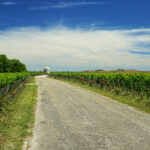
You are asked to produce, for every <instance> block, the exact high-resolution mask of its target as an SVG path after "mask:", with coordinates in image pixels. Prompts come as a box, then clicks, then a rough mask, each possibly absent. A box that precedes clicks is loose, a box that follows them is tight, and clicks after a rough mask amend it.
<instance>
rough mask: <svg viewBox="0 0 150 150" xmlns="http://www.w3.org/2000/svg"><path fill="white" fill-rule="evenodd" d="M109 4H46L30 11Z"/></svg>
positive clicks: (104, 3)
mask: <svg viewBox="0 0 150 150" xmlns="http://www.w3.org/2000/svg"><path fill="white" fill-rule="evenodd" d="M107 4H109V3H106V2H92V1H91V2H86V1H85V2H59V3H56V4H51V3H50V4H49V3H46V4H45V5H42V6H37V7H31V8H30V10H46V9H50V8H70V7H78V6H88V5H90V6H92V5H93V6H94V5H107Z"/></svg>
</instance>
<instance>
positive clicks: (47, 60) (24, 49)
mask: <svg viewBox="0 0 150 150" xmlns="http://www.w3.org/2000/svg"><path fill="white" fill-rule="evenodd" d="M139 32H141V33H143V32H150V29H134V30H83V29H80V28H78V29H69V28H65V27H57V28H49V29H45V30H42V29H39V28H35V27H31V28H28V27H27V28H19V29H11V30H8V31H3V32H0V53H5V54H7V55H8V57H10V58H16V57H17V58H19V59H21V60H22V61H23V62H24V63H26V64H28V66H30V65H36V64H50V66H68V67H69V66H71V67H72V66H77V67H83V66H85V67H86V66H88V67H99V68H101V67H102V68H105V67H106V68H107V67H110V68H111V67H112V68H114V67H116V68H118V67H121V68H125V67H128V68H145V67H147V68H148V67H150V55H137V54H133V53H130V51H144V52H145V51H149V49H147V48H144V47H143V48H141V46H140V47H138V46H136V45H139V44H140V43H150V35H148V34H146V35H145V34H137V35H136V34H135V33H139ZM135 47H136V49H135Z"/></svg>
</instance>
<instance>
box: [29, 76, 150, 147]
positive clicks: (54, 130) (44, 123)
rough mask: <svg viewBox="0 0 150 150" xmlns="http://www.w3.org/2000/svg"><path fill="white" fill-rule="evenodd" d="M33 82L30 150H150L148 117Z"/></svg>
mask: <svg viewBox="0 0 150 150" xmlns="http://www.w3.org/2000/svg"><path fill="white" fill-rule="evenodd" d="M36 81H37V84H38V86H39V88H38V104H37V109H36V122H35V127H34V134H33V138H32V141H31V148H30V150H150V115H148V114H145V113H143V112H140V111H137V110H136V109H134V108H132V107H130V106H127V105H125V104H121V103H119V102H117V101H114V100H111V99H110V98H106V97H104V96H100V95H99V94H97V93H94V92H91V91H88V90H86V89H83V88H80V87H77V86H73V85H70V84H68V83H65V82H62V81H58V80H54V79H48V78H46V77H36Z"/></svg>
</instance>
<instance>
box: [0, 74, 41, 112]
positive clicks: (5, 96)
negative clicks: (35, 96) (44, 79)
mask: <svg viewBox="0 0 150 150" xmlns="http://www.w3.org/2000/svg"><path fill="white" fill-rule="evenodd" d="M38 74H40V73H32V72H30V73H29V72H24V73H0V110H2V111H3V107H4V106H5V103H8V102H9V101H10V100H11V99H12V98H14V97H16V95H17V94H18V93H19V92H20V91H21V90H22V88H24V83H25V82H26V80H27V79H29V77H31V76H34V75H38Z"/></svg>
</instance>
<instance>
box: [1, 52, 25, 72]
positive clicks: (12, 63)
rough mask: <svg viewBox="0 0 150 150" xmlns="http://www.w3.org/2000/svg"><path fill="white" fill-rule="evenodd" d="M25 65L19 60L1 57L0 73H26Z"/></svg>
mask: <svg viewBox="0 0 150 150" xmlns="http://www.w3.org/2000/svg"><path fill="white" fill-rule="evenodd" d="M26 71H27V69H26V66H25V64H23V63H21V62H20V61H19V60H17V59H12V60H10V59H8V58H7V57H6V55H0V73H5V72H26Z"/></svg>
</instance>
